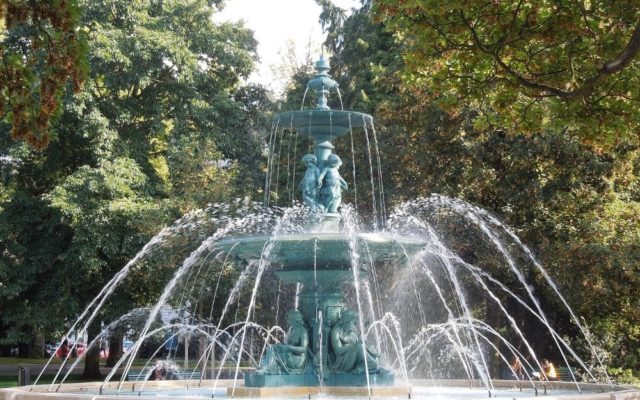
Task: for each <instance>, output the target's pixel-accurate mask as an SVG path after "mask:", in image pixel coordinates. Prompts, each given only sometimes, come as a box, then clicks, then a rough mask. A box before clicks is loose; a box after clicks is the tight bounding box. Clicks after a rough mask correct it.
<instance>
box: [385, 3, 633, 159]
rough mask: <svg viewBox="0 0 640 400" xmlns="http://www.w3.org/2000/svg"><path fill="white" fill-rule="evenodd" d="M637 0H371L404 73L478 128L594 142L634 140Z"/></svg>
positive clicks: (406, 77) (440, 103)
mask: <svg viewBox="0 0 640 400" xmlns="http://www.w3.org/2000/svg"><path fill="white" fill-rule="evenodd" d="M639 5H640V4H639V3H637V2H634V1H629V2H627V1H624V2H609V1H560V2H558V1H534V2H525V1H489V0H487V1H464V0H463V1H426V0H413V1H396V0H382V1H376V2H375V4H374V7H375V11H374V13H375V16H376V19H377V20H378V21H380V22H381V23H383V24H384V25H385V27H386V29H388V30H389V31H391V32H393V33H394V35H395V36H396V37H397V38H398V40H399V41H400V42H402V44H403V51H402V55H403V58H404V61H405V68H404V75H405V76H404V77H405V79H407V82H410V84H412V85H416V86H421V87H424V88H428V91H426V92H425V94H427V95H428V96H430V97H431V98H432V99H434V100H436V101H437V102H438V104H439V105H440V106H441V107H443V108H445V109H447V110H459V109H460V108H461V107H464V106H465V105H470V104H472V105H473V106H474V107H476V108H477V109H478V110H479V111H481V112H480V113H479V114H478V115H477V116H476V117H475V119H474V121H475V124H476V128H478V129H488V130H490V129H492V127H504V128H506V129H508V130H509V131H510V132H513V133H526V134H540V133H543V132H545V131H547V130H549V129H552V130H559V129H563V130H565V131H566V134H567V135H569V136H577V137H580V138H581V139H582V140H583V141H584V142H585V143H589V144H592V145H594V146H596V147H599V148H602V147H608V146H611V145H615V144H616V143H619V142H621V141H624V140H626V139H631V140H636V139H637V131H638V128H639V123H640V117H639V114H638V112H637V105H638V101H639V100H640V80H639V79H640V78H639V77H638V74H637V70H638V65H640V64H639V63H640V61H639V57H638V52H639V51H640V23H639V22H638V21H639V20H640V8H639V7H638V6H639Z"/></svg>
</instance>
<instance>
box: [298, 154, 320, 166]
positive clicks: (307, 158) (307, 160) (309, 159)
mask: <svg viewBox="0 0 640 400" xmlns="http://www.w3.org/2000/svg"><path fill="white" fill-rule="evenodd" d="M302 163H303V164H304V165H306V166H307V167H309V166H311V165H317V164H318V157H316V156H315V155H314V154H305V155H304V156H303V157H302Z"/></svg>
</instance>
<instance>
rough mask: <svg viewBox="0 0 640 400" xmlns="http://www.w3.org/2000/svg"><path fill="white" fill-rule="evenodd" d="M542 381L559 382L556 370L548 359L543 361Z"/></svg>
mask: <svg viewBox="0 0 640 400" xmlns="http://www.w3.org/2000/svg"><path fill="white" fill-rule="evenodd" d="M540 380H541V381H557V380H558V376H557V375H556V368H555V367H554V366H553V364H552V363H550V362H549V360H547V359H546V358H545V359H543V360H542V371H540Z"/></svg>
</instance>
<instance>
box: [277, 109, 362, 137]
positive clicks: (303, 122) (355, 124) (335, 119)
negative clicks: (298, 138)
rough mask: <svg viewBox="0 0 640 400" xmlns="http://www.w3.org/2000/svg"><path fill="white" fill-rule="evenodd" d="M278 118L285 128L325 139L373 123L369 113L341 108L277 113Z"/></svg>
mask: <svg viewBox="0 0 640 400" xmlns="http://www.w3.org/2000/svg"><path fill="white" fill-rule="evenodd" d="M276 120H277V121H279V124H280V125H281V126H283V127H284V128H287V127H291V128H293V129H296V130H297V131H298V133H299V134H301V135H307V136H314V137H317V138H319V139H320V140H321V141H323V140H332V139H334V138H337V137H340V136H344V135H346V134H347V133H349V131H350V130H351V128H361V127H363V126H364V125H365V123H371V121H372V120H373V118H372V117H371V115H369V114H365V113H361V112H357V111H340V110H321V109H310V110H299V111H288V112H284V113H280V114H277V115H276Z"/></svg>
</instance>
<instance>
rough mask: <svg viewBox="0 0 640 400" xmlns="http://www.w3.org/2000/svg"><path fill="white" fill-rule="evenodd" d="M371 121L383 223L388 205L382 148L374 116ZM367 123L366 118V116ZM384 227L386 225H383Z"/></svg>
mask: <svg viewBox="0 0 640 400" xmlns="http://www.w3.org/2000/svg"><path fill="white" fill-rule="evenodd" d="M369 121H370V122H371V132H372V133H373V144H374V146H375V150H376V161H377V164H378V189H379V193H378V194H379V196H380V213H381V215H382V219H381V220H382V223H383V224H384V221H385V219H386V218H387V206H386V203H385V198H384V184H383V182H382V162H380V149H379V148H378V135H377V134H376V127H375V125H374V124H373V118H369ZM365 125H366V118H365ZM383 228H384V225H383Z"/></svg>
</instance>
